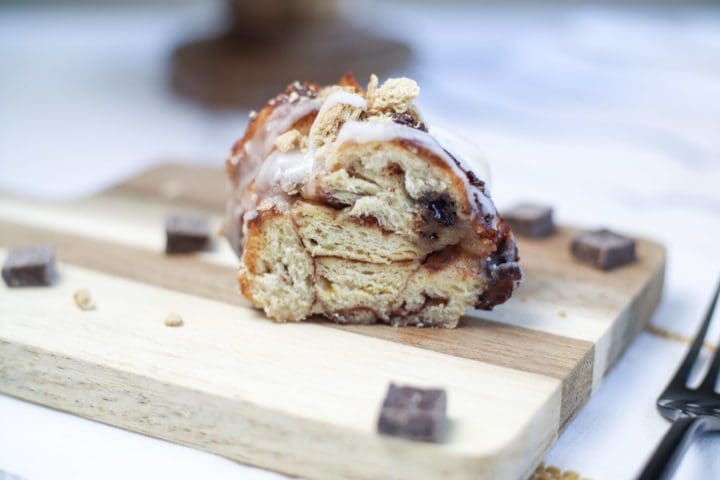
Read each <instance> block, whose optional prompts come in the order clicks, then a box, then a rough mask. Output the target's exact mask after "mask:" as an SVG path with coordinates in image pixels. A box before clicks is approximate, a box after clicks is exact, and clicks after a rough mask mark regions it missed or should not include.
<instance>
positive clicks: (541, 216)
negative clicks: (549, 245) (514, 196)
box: [502, 203, 555, 237]
mask: <svg viewBox="0 0 720 480" xmlns="http://www.w3.org/2000/svg"><path fill="white" fill-rule="evenodd" d="M552 214H553V210H552V208H551V207H548V206H545V205H538V204H534V203H520V204H518V205H515V206H514V207H513V208H511V209H510V210H508V211H506V212H503V215H502V217H503V219H504V220H505V221H506V222H507V224H508V225H510V229H511V230H512V231H513V233H516V234H518V235H522V236H525V237H546V236H548V235H551V234H552V233H553V232H554V231H555V223H554V222H553V217H552Z"/></svg>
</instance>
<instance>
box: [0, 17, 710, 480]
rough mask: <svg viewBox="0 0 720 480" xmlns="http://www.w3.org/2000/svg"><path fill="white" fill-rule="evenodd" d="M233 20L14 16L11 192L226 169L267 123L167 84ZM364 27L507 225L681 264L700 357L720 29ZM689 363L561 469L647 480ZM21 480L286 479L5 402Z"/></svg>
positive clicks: (632, 23) (644, 343)
mask: <svg viewBox="0 0 720 480" xmlns="http://www.w3.org/2000/svg"><path fill="white" fill-rule="evenodd" d="M213 8H214V7H212V6H204V5H182V6H172V7H161V6H153V7H146V6H142V5H137V6H134V7H110V8H99V7H89V6H84V7H81V6H76V7H65V8H59V7H50V6H42V7H40V6H25V7H23V6H0V188H3V189H9V190H15V191H20V192H25V193H31V194H35V195H41V196H52V197H67V196H75V195H82V194H86V193H89V192H92V191H96V190H99V189H102V188H103V187H105V186H107V185H109V184H111V183H113V182H114V181H117V180H118V179H119V178H122V177H124V176H127V175H129V174H131V173H133V172H135V171H137V170H139V169H141V168H143V167H146V166H148V165H150V164H152V163H155V162H161V161H166V160H173V161H178V160H179V161H187V162H202V163H206V164H207V163H212V164H220V162H221V161H222V159H223V157H224V155H225V152H226V150H227V149H228V147H229V146H230V145H231V144H232V142H233V141H234V140H235V139H236V138H237V137H238V136H239V135H241V133H242V131H243V128H244V125H245V122H246V114H247V112H217V111H208V110H205V109H203V108H202V107H199V106H196V105H194V104H192V103H190V102H188V101H185V100H182V99H179V98H177V97H175V96H174V95H173V93H172V92H171V91H170V90H169V89H168V88H167V70H166V68H167V59H168V56H169V54H170V52H171V50H172V48H173V46H174V45H175V44H176V43H177V42H178V41H180V40H182V39H185V38H189V37H193V36H195V35H198V34H201V33H202V32H203V31H207V29H209V28H211V26H212V23H213V20H214V19H215V18H217V15H216V13H217V12H215V11H214V10H213ZM356 8H357V7H356ZM351 14H352V16H353V17H355V18H356V19H359V21H361V22H366V23H367V24H369V25H372V28H374V29H376V30H378V31H386V32H387V33H388V34H390V35H393V36H396V37H400V38H403V39H405V41H407V42H408V43H409V44H410V45H411V46H412V47H413V49H414V51H415V55H416V62H415V64H414V65H413V66H411V67H409V68H408V69H406V70H403V71H402V72H398V73H402V74H405V75H407V76H411V77H414V78H416V79H417V80H418V82H419V83H420V85H421V87H422V94H421V97H420V105H421V107H423V109H424V111H425V116H426V118H427V120H428V122H429V123H430V124H431V125H433V124H436V125H437V124H439V125H442V126H443V127H445V128H447V129H450V130H453V131H455V132H457V133H459V134H460V135H462V136H465V137H467V138H469V139H471V140H473V141H474V142H475V143H477V144H478V145H480V147H481V148H482V149H483V151H484V152H485V154H486V156H487V158H488V159H489V161H490V163H491V167H492V169H493V180H494V181H493V195H494V199H495V201H496V203H497V204H498V205H500V206H501V207H502V206H506V205H509V204H510V203H512V202H514V201H517V200H519V199H531V200H533V199H535V200H541V201H544V202H547V203H550V204H552V205H554V206H555V208H556V217H557V219H558V220H559V221H560V222H561V223H572V224H578V225H587V226H597V225H605V226H611V227H613V228H615V229H618V230H624V231H627V232H632V233H634V234H639V235H643V236H649V237H653V238H655V239H658V240H660V241H662V242H663V243H665V244H666V246H667V247H668V251H669V264H668V271H667V273H668V276H667V283H666V292H665V295H664V297H663V300H662V303H661V304H660V306H659V308H658V311H657V312H656V314H655V315H654V317H653V319H652V322H653V324H654V325H656V326H659V327H662V328H665V329H668V330H670V331H673V332H676V333H681V334H683V335H685V336H691V335H692V332H693V331H694V328H695V326H696V325H697V323H698V322H699V320H700V318H701V316H702V312H703V310H704V308H705V305H706V304H707V302H708V300H709V295H710V292H711V290H712V288H713V284H714V283H715V282H716V281H717V279H718V276H719V274H720V243H719V241H718V238H720V11H719V10H713V9H710V8H709V7H702V8H700V7H693V8H688V9H681V8H672V9H671V8H664V9H659V8H655V9H651V8H649V7H642V8H640V7H636V8H621V7H619V6H618V7H589V6H568V5H566V6H563V7H560V6H556V7H549V8H545V9H540V8H537V7H534V8H528V7H525V8H519V7H518V8H508V7H504V8H500V7H484V8H482V7H478V6H473V5H472V4H468V5H464V6H459V7H444V8H440V7H438V6H436V5H435V4H422V6H418V7H414V8H412V9H411V8H409V7H408V6H407V5H405V4H397V5H394V4H387V3H384V4H383V7H382V8H380V7H374V8H368V9H366V10H364V11H361V10H357V9H355V10H352V11H351ZM0 321H2V320H1V319H0ZM718 323H720V322H718ZM713 330H714V333H713V335H714V336H713V337H712V340H713V341H714V340H716V339H717V338H718V337H719V336H720V328H717V326H716V328H714V329H713ZM714 343H715V342H714ZM684 350H685V345H683V344H682V343H680V342H675V341H671V340H666V339H663V338H660V337H657V336H654V335H652V334H650V333H643V334H641V335H640V336H639V337H638V339H637V341H635V342H634V343H633V344H632V345H631V347H630V349H629V350H628V352H627V353H626V354H625V355H624V356H623V357H622V359H621V361H620V362H619V363H618V364H617V366H616V367H615V368H614V369H613V370H612V372H611V373H610V375H609V376H608V378H607V380H606V383H605V384H604V385H603V386H602V387H601V388H600V390H599V391H598V392H597V393H596V394H595V395H594V396H593V398H592V399H591V401H590V402H589V403H588V404H587V405H586V406H585V407H584V408H583V410H582V412H581V413H580V414H579V415H578V417H577V418H576V419H575V420H574V421H573V422H572V424H571V425H570V426H569V427H568V428H567V430H566V431H565V432H564V434H563V435H562V436H561V438H560V439H559V441H558V442H557V444H556V445H555V447H554V448H553V449H552V450H551V452H550V453H549V454H548V457H547V462H548V463H554V464H557V465H559V466H560V467H562V468H564V469H573V470H577V471H579V472H581V473H582V474H583V475H584V476H587V477H591V478H595V479H618V478H631V477H632V476H633V475H634V474H635V472H637V469H639V468H640V466H641V465H642V463H643V461H644V458H646V457H647V455H649V454H650V452H651V451H652V448H653V447H654V445H655V444H656V443H657V441H658V440H659V439H660V437H661V435H662V433H663V432H664V431H665V429H666V428H667V426H668V424H667V422H666V421H665V420H664V419H662V418H661V417H660V415H659V414H658V413H657V411H656V409H655V408H654V401H655V398H656V397H657V395H658V394H659V392H660V391H661V390H662V388H663V387H664V385H665V383H666V382H667V380H668V379H669V377H670V375H671V374H672V372H673V370H674V368H675V366H676V365H677V363H678V362H679V360H680V358H681V356H682V355H683V353H684ZM718 452H720V439H718V438H707V439H705V440H703V441H702V442H701V443H700V444H699V445H698V446H696V447H693V449H692V450H691V451H690V452H689V454H688V456H687V459H686V461H685V462H684V463H683V465H682V467H681V471H680V472H679V473H678V475H677V478H720V455H719V454H718ZM0 470H5V471H8V472H14V473H16V474H19V475H22V476H23V477H26V478H28V479H32V480H41V479H95V478H106V479H107V478H127V477H129V478H159V477H171V478H176V479H184V478H188V479H189V478H198V477H200V478H262V479H270V478H279V476H278V475H276V474H272V473H268V472H263V471H261V470H256V469H252V468H250V467H246V466H242V465H239V464H237V463H235V462H232V461H229V460H225V459H222V458H220V457H217V456H214V455H210V454H206V453H202V452H198V451H195V450H191V449H187V448H184V447H180V446H176V445H173V444H169V443H166V442H163V441H160V440H155V439H151V438H148V437H144V436H141V435H138V434H134V433H129V432H125V431H122V430H119V429H116V428H113V427H109V426H105V425H101V424H98V423H94V422H91V421H87V420H83V419H80V418H76V417H74V416H71V415H68V414H64V413H60V412H56V411H53V410H50V409H46V408H43V407H39V406H35V405H31V404H28V403H25V402H21V401H18V400H15V399H11V398H9V397H5V396H0ZM0 477H1V475H0Z"/></svg>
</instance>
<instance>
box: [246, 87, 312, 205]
mask: <svg viewBox="0 0 720 480" xmlns="http://www.w3.org/2000/svg"><path fill="white" fill-rule="evenodd" d="M319 107H320V103H319V102H317V101H316V100H310V99H308V100H301V101H299V102H297V103H283V104H280V105H278V106H277V107H275V110H273V112H272V113H271V114H270V116H269V117H268V118H267V120H266V121H265V122H264V125H263V126H262V129H261V130H260V131H259V132H256V133H255V135H254V136H253V137H252V138H249V139H248V141H247V142H245V144H244V145H243V153H244V159H243V160H241V161H240V162H239V163H240V164H241V168H240V169H238V175H239V177H238V191H239V192H244V191H245V189H246V188H247V187H248V185H250V182H252V180H253V179H254V178H255V176H256V175H257V173H258V170H259V168H260V166H261V164H262V163H263V160H264V159H265V157H267V156H268V154H269V153H270V151H271V150H272V148H273V141H275V138H276V137H278V136H279V135H281V134H283V133H285V132H286V131H288V129H289V128H290V127H292V126H293V124H294V123H295V122H297V121H298V120H300V119H301V118H303V117H304V116H305V115H308V114H309V113H311V112H313V111H315V110H317V109H318V108H319Z"/></svg>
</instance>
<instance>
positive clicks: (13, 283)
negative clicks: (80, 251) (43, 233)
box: [2, 245, 56, 287]
mask: <svg viewBox="0 0 720 480" xmlns="http://www.w3.org/2000/svg"><path fill="white" fill-rule="evenodd" d="M55 272H56V269H55V247H53V246H52V245H34V246H31V247H26V248H19V249H15V250H10V251H9V252H8V255H7V258H6V259H5V263H4V264H3V268H2V277H3V280H4V281H5V284H6V285H7V286H8V287H38V286H47V285H50V284H52V282H53V280H54V279H55Z"/></svg>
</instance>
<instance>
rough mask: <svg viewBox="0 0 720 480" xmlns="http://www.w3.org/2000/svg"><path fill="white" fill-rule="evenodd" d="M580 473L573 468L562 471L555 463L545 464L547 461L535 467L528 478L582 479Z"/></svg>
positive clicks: (539, 479) (542, 479)
mask: <svg viewBox="0 0 720 480" xmlns="http://www.w3.org/2000/svg"><path fill="white" fill-rule="evenodd" d="M580 479H581V477H580V474H579V473H578V472H575V471H573V470H565V471H562V470H561V469H560V468H558V467H556V466H555V465H549V466H547V467H546V466H545V463H541V464H540V465H538V467H537V468H536V469H535V472H533V474H532V475H530V478H529V479H528V480H580Z"/></svg>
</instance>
